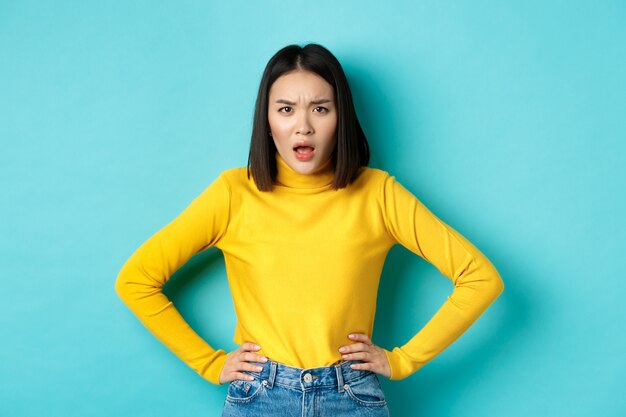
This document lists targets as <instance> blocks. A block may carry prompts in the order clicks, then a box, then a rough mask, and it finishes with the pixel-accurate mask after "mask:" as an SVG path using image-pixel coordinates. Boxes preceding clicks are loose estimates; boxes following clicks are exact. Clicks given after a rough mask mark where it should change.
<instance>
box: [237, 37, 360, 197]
mask: <svg viewBox="0 0 626 417" xmlns="http://www.w3.org/2000/svg"><path fill="white" fill-rule="evenodd" d="M294 70H304V71H310V72H313V73H315V74H317V75H319V76H320V77H322V78H324V80H326V82H328V84H330V85H331V86H332V87H333V90H334V92H335V101H336V106H337V144H336V146H335V149H334V150H333V153H332V155H331V164H332V167H333V170H334V178H333V183H332V188H333V189H335V190H338V189H340V188H344V187H346V186H348V185H349V184H351V183H352V182H354V180H356V178H357V177H358V175H359V172H360V168H361V167H364V166H367V164H368V163H369V159H370V151H369V145H368V143H367V138H366V137H365V133H363V129H362V128H361V124H360V123H359V119H358V118H357V115H356V110H355V109H354V102H353V101H352V93H351V92H350V86H349V85H348V80H347V78H346V75H345V73H344V71H343V68H341V64H340V63H339V61H338V60H337V58H336V57H335V56H334V55H333V54H332V53H331V52H330V51H329V50H328V49H326V48H324V47H323V46H321V45H318V44H308V45H306V46H304V47H301V46H298V45H289V46H286V47H284V48H282V49H281V50H280V51H278V52H277V53H276V54H275V55H274V56H273V57H272V58H271V59H270V60H269V62H268V63H267V66H266V67H265V71H263V77H262V78H261V84H260V86H259V93H258V95H257V99H256V105H255V109H254V122H253V126H252V139H251V141H250V154H249V155H248V178H250V174H252V177H253V178H254V182H255V184H256V186H257V188H258V189H259V190H260V191H271V190H272V187H273V185H274V182H275V181H276V174H277V171H278V169H277V167H276V156H275V155H276V152H277V150H276V145H275V144H274V140H273V139H272V137H271V136H270V126H269V120H268V116H267V115H268V106H269V103H268V100H269V91H270V88H271V87H272V84H274V82H275V81H276V80H277V79H278V77H280V76H281V75H284V74H285V73H287V72H290V71H294Z"/></svg>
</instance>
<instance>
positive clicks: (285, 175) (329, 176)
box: [276, 152, 335, 189]
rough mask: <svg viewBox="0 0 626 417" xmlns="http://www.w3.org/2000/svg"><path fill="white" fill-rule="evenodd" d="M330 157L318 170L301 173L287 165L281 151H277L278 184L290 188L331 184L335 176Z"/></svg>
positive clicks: (318, 186) (308, 187) (317, 186)
mask: <svg viewBox="0 0 626 417" xmlns="http://www.w3.org/2000/svg"><path fill="white" fill-rule="evenodd" d="M330 159H331V158H328V160H327V161H326V162H324V164H322V165H321V166H320V167H319V169H318V170H317V172H315V173H312V174H301V173H299V172H297V171H294V170H293V169H292V168H291V167H290V166H289V165H287V162H285V160H284V159H283V158H282V157H281V156H280V153H278V152H276V168H277V169H278V172H277V175H276V182H277V183H278V185H283V186H285V187H288V188H303V189H311V188H320V187H325V186H327V185H330V184H331V183H332V182H333V178H334V176H335V173H334V171H333V169H332V164H331V163H330Z"/></svg>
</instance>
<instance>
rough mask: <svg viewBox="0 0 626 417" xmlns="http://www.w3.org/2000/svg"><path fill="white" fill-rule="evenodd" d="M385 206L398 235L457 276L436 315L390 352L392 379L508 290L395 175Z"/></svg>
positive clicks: (405, 372) (427, 356)
mask: <svg viewBox="0 0 626 417" xmlns="http://www.w3.org/2000/svg"><path fill="white" fill-rule="evenodd" d="M381 193H382V195H381V204H382V210H383V213H384V216H385V223H386V227H387V230H388V231H389V233H390V234H391V235H392V236H393V237H394V239H395V240H396V241H397V242H398V243H400V244H402V245H403V246H405V247H406V248H407V249H409V250H411V251H412V252H414V253H415V254H417V255H419V256H421V257H422V258H424V259H425V260H426V261H428V262H430V263H431V264H433V265H434V266H435V267H436V268H437V269H438V270H439V271H440V272H441V273H442V274H443V275H445V276H446V277H448V278H449V279H450V280H452V282H453V284H454V290H453V291H452V294H451V295H450V296H448V299H447V300H446V301H445V302H444V304H443V305H442V306H441V308H440V309H439V310H438V311H437V313H436V314H435V315H434V316H433V317H432V319H431V320H430V321H429V322H428V323H427V324H426V325H425V326H424V327H423V328H422V329H421V330H420V331H419V332H418V333H417V334H416V335H415V336H414V337H413V338H412V339H411V340H409V341H408V342H407V343H406V344H405V345H404V346H402V347H396V348H394V349H393V350H392V351H391V352H390V351H387V350H385V353H386V355H387V360H388V361H389V365H390V367H391V377H390V378H391V379H402V378H406V377H407V376H409V375H411V374H412V373H414V372H415V371H417V370H418V369H420V368H421V367H422V366H424V365H425V364H426V363H427V362H428V361H430V360H431V359H433V358H434V357H435V356H437V355H438V354H439V353H440V352H441V351H443V350H444V349H445V348H446V347H448V346H449V345H450V344H451V343H452V342H454V341H455V340H456V339H457V338H458V337H459V336H460V335H461V334H463V332H465V330H467V328H468V327H469V326H470V325H471V324H472V323H474V321H476V319H477V318H478V317H479V316H480V315H481V314H482V313H483V312H484V311H485V310H486V309H487V307H488V306H489V305H490V304H491V303H492V302H493V301H494V300H495V299H496V298H497V297H498V296H499V295H500V293H501V292H502V290H503V289H504V285H503V283H502V280H501V278H500V276H499V274H498V272H497V271H496V269H495V268H494V266H493V265H492V264H491V262H489V260H488V259H487V258H486V257H485V256H484V255H483V254H482V253H481V252H480V251H479V250H478V249H477V248H476V247H474V246H473V245H472V244H471V243H470V242H469V241H467V240H466V239H465V238H464V237H463V236H461V234H459V233H458V232H456V231H455V230H453V229H452V228H451V227H450V226H448V225H446V224H445V223H444V222H442V221H441V220H439V219H438V218H437V217H436V216H435V215H434V214H432V213H431V212H430V211H429V210H428V209H427V208H426V207H425V206H424V205H423V204H422V203H421V202H420V201H419V200H418V199H417V198H416V197H415V196H414V195H412V194H411V193H410V192H409V191H407V190H406V189H405V188H404V187H403V186H402V185H400V184H399V183H398V182H397V181H396V180H395V178H394V177H388V178H387V179H386V180H385V183H384V185H383V188H382V191H381Z"/></svg>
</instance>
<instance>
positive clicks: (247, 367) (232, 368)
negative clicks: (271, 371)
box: [220, 342, 267, 384]
mask: <svg viewBox="0 0 626 417" xmlns="http://www.w3.org/2000/svg"><path fill="white" fill-rule="evenodd" d="M260 349H261V348H260V347H259V346H258V345H256V344H254V343H250V342H246V343H244V344H243V345H241V346H239V348H238V349H235V350H233V351H232V352H230V353H229V354H228V357H227V358H226V362H224V367H223V368H222V372H220V384H224V383H226V382H230V381H234V380H235V379H240V380H244V381H252V380H253V379H254V377H253V376H251V375H248V374H244V373H243V372H242V371H248V372H261V371H262V370H263V368H262V367H260V366H258V365H252V364H251V363H248V362H263V363H265V362H267V358H266V357H265V356H261V355H257V354H256V353H252V352H256V351H258V350H260Z"/></svg>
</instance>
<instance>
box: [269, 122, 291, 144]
mask: <svg viewBox="0 0 626 417" xmlns="http://www.w3.org/2000/svg"><path fill="white" fill-rule="evenodd" d="M269 124H270V130H271V131H272V136H273V137H274V140H275V141H276V140H278V141H283V140H287V139H288V138H289V134H290V131H291V127H290V123H289V122H288V121H287V120H285V119H283V120H280V119H278V120H272V119H271V118H270V119H269Z"/></svg>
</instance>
